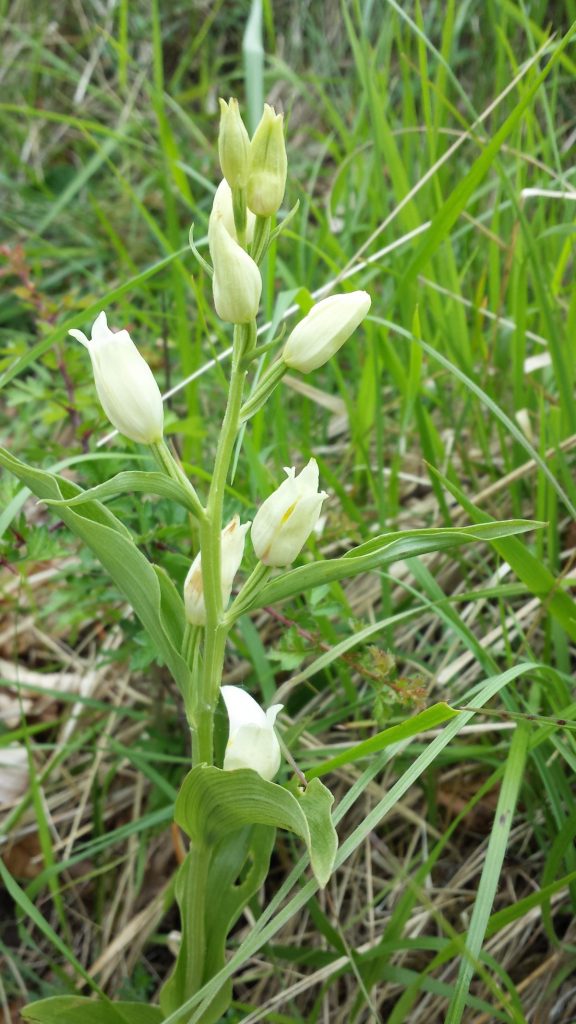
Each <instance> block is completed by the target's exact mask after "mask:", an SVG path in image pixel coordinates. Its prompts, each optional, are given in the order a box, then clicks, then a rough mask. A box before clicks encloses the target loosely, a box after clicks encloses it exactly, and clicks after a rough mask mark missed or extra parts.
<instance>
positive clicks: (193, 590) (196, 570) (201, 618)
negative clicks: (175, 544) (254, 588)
mask: <svg viewBox="0 0 576 1024" xmlns="http://www.w3.org/2000/svg"><path fill="white" fill-rule="evenodd" d="M249 527H250V523H244V524H243V525H242V526H241V525H240V519H239V517H238V516H234V518H233V519H231V520H230V522H229V523H228V525H227V526H225V527H224V529H223V530H222V533H221V535H220V537H221V549H220V550H221V555H220V559H221V561H220V573H221V575H220V579H221V582H222V607H223V608H224V609H225V608H226V607H227V605H228V602H229V600H230V594H231V593H232V584H233V583H234V577H235V575H236V573H237V572H238V569H239V568H240V564H241V562H242V556H243V554H244V543H245V540H246V532H247V530H248V529H249ZM184 607H185V609H186V618H187V619H188V622H190V623H191V624H192V625H193V626H203V625H204V624H205V622H206V604H205V602H204V580H203V578H202V555H201V554H200V553H198V554H197V555H196V558H195V559H194V561H193V562H192V565H191V566H190V569H189V571H188V575H187V577H186V579H185V581H184Z"/></svg>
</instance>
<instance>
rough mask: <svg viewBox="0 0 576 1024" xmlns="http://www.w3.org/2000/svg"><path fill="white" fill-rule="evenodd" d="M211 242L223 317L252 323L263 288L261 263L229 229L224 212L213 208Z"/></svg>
mask: <svg viewBox="0 0 576 1024" xmlns="http://www.w3.org/2000/svg"><path fill="white" fill-rule="evenodd" d="M208 245H209V246H210V255H211V256H212V263H213V265H214V277H213V279H212V290H213V293H214V305H215V307H216V312H217V313H218V316H219V317H220V319H221V320H226V321H227V322H228V323H232V324H248V323H250V321H251V320H254V319H255V318H256V315H257V313H258V307H259V305H260V295H261V292H262V278H261V276H260V271H259V270H258V266H257V264H256V263H255V262H254V260H253V259H252V257H251V256H249V255H248V253H247V252H245V251H244V249H243V248H242V246H240V245H238V242H236V241H234V239H233V238H232V236H231V235H230V234H229V233H228V231H227V230H226V227H225V225H224V220H223V218H222V215H221V214H219V213H218V211H214V210H212V213H211V214H210V222H209V224H208Z"/></svg>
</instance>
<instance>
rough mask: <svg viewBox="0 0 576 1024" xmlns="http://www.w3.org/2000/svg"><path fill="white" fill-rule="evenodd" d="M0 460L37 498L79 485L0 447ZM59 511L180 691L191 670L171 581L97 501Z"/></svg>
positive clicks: (71, 491) (70, 493)
mask: <svg viewBox="0 0 576 1024" xmlns="http://www.w3.org/2000/svg"><path fill="white" fill-rule="evenodd" d="M0 465H3V466H5V467H6V469H9V470H10V471H11V472H12V473H14V475H15V476H17V477H18V479H19V480H22V482H23V483H24V484H26V486H27V487H29V488H30V490H31V491H32V493H33V494H35V495H36V496H37V497H38V498H42V499H46V498H50V499H56V500H58V501H60V500H62V499H63V498H64V499H66V498H69V497H74V496H75V495H76V494H78V493H79V488H78V487H77V486H76V485H75V484H73V483H71V482H70V481H69V480H65V479H64V477H59V476H55V475H54V474H52V473H47V472H45V471H44V470H40V469H33V468H32V467H30V466H27V465H26V464H25V463H24V462H20V460H19V459H16V458H15V457H14V456H13V455H10V453H9V452H7V451H6V450H5V449H3V448H0ZM58 516H59V518H61V519H62V520H63V522H64V523H65V524H66V526H67V527H68V528H69V529H70V530H71V531H72V533H75V534H76V536H77V537H80V538H81V539H82V540H83V541H84V542H85V543H86V544H87V545H88V547H89V548H91V550H92V551H93V552H94V554H95V555H96V557H97V558H98V560H99V561H100V562H101V564H102V565H103V566H104V568H105V569H106V570H107V572H109V573H110V576H111V577H112V579H113V580H114V582H115V583H116V586H117V587H118V589H119V590H120V591H121V593H122V594H123V595H124V597H125V598H126V599H127V600H128V601H129V602H130V604H131V605H132V608H133V609H134V611H135V612H136V614H137V615H138V617H139V619H140V621H141V622H142V625H143V626H144V628H145V629H146V631H147V632H148V633H149V635H150V637H151V639H152V640H153V642H154V644H155V646H156V649H157V650H158V652H159V654H160V655H161V656H162V657H163V659H164V661H165V662H166V664H167V666H168V668H169V669H170V671H171V673H172V675H173V676H174V679H175V680H176V682H177V683H178V685H179V687H180V689H181V690H183V691H185V690H186V688H187V687H188V686H189V683H190V670H189V668H188V665H187V664H186V661H185V659H184V658H183V657H182V655H181V654H180V650H181V646H182V639H183V635H184V628H185V615H184V605H183V602H182V599H181V597H180V595H179V594H178V591H177V590H176V588H175V586H174V584H173V583H172V582H171V580H170V579H169V578H168V576H167V575H166V574H165V573H164V571H163V570H162V569H160V568H158V566H154V565H152V564H151V563H150V562H149V561H148V559H147V558H146V556H145V555H144V554H143V553H142V552H141V551H140V550H139V548H138V547H137V546H136V544H135V543H134V541H133V540H132V537H131V535H130V533H129V531H128V530H127V529H126V527H125V526H124V525H123V524H122V523H121V522H120V520H119V519H117V518H116V516H115V515H113V513H112V512H111V511H110V510H109V509H108V508H106V506H105V505H102V504H101V503H100V502H98V501H88V502H85V503H84V504H83V505H81V506H80V508H79V509H78V510H76V509H72V508H66V507H60V508H59V509H58Z"/></svg>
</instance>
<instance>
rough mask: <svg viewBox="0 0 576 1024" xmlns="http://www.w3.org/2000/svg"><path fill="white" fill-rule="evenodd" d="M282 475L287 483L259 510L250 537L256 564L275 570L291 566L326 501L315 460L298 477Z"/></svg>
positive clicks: (287, 470) (292, 471) (267, 499)
mask: <svg viewBox="0 0 576 1024" xmlns="http://www.w3.org/2000/svg"><path fill="white" fill-rule="evenodd" d="M284 472H285V473H287V474H288V479H287V480H285V481H284V483H282V484H280V487H278V488H277V489H276V490H275V491H274V493H273V494H271V495H270V497H269V498H266V501H265V502H264V503H263V505H261V506H260V508H259V509H258V511H257V513H256V515H255V517H254V523H253V524H252V533H251V536H252V544H253V545H254V551H255V552H256V555H257V557H258V558H259V560H260V561H261V562H262V563H263V564H264V565H270V566H276V567H278V568H280V567H282V566H286V565H290V564H291V563H292V562H293V561H294V559H295V558H296V556H297V555H298V554H299V553H300V551H301V550H302V548H303V546H304V544H305V543H306V541H307V539H308V537H309V536H310V534H311V533H312V530H313V529H314V527H315V526H316V523H317V522H318V518H319V516H320V509H321V508H322V502H323V501H324V499H325V498H327V497H328V495H327V494H326V492H325V491H319V490H318V463H317V462H316V459H310V462H309V463H308V465H307V466H305V467H304V469H303V470H302V472H301V473H299V475H298V476H296V470H295V469H294V467H292V468H291V469H288V468H285V470H284Z"/></svg>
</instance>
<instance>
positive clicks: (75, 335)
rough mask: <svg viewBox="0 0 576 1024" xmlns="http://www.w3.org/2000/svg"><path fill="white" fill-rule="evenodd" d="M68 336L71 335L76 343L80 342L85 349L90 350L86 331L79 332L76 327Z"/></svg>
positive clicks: (71, 329) (72, 328)
mask: <svg viewBox="0 0 576 1024" xmlns="http://www.w3.org/2000/svg"><path fill="white" fill-rule="evenodd" d="M68 334H71V335H72V337H73V338H75V339H76V341H79V342H80V344H81V345H84V348H90V342H89V341H88V338H87V337H86V335H85V334H84V331H79V330H78V329H77V328H76V327H71V328H70V330H69V331H68Z"/></svg>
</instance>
